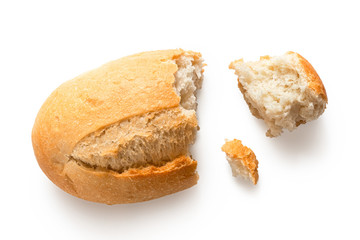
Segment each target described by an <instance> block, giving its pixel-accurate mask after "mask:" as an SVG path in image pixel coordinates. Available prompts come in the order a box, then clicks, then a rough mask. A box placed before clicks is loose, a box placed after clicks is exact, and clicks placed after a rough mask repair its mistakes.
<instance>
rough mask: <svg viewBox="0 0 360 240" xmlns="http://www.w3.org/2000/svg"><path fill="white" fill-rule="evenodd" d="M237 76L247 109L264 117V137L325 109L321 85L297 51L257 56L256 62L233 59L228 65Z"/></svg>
mask: <svg viewBox="0 0 360 240" xmlns="http://www.w3.org/2000/svg"><path fill="white" fill-rule="evenodd" d="M229 68H230V69H234V70H235V73H236V75H237V76H238V86H239V88H240V91H241V92H242V94H243V96H244V99H245V101H246V102H247V104H248V105H249V108H250V111H251V113H252V114H253V115H254V116H255V117H257V118H260V119H264V120H265V123H266V124H267V126H268V127H269V130H268V131H267V133H266V135H267V136H268V137H276V136H279V135H280V134H281V133H282V132H283V128H285V129H288V130H289V131H292V130H294V129H295V128H296V127H297V126H299V125H300V124H305V123H306V122H309V121H312V120H315V119H317V118H318V117H319V116H320V115H321V114H322V113H323V112H324V110H325V108H326V104H327V101H328V99H327V95H326V91H325V87H324V85H323V83H322V81H321V79H320V77H319V76H318V74H317V73H316V71H315V69H314V68H313V67H312V66H311V64H310V63H309V62H308V61H307V60H306V59H305V58H303V57H302V56H300V54H298V53H294V52H287V53H286V54H284V55H282V56H277V57H269V56H263V57H260V61H257V62H246V63H245V62H244V61H243V60H242V59H240V60H237V61H234V62H232V63H231V64H230V66H229Z"/></svg>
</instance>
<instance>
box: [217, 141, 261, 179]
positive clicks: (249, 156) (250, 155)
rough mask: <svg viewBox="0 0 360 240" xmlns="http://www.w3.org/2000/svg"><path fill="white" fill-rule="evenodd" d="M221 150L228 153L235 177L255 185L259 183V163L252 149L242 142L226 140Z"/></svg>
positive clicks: (227, 157)
mask: <svg viewBox="0 0 360 240" xmlns="http://www.w3.org/2000/svg"><path fill="white" fill-rule="evenodd" d="M221 150H222V151H223V152H225V153H226V159H227V160H228V162H229V164H230V167H231V170H232V175H233V176H234V177H237V176H241V177H243V178H245V179H247V180H249V181H251V182H252V183H253V184H254V185H255V184H256V183H257V181H258V179H259V174H258V164H259V162H258V160H257V159H256V156H255V154H254V152H253V151H252V150H251V149H250V148H248V147H246V146H244V145H243V144H242V142H241V141H240V140H237V139H234V140H232V141H227V140H226V142H225V144H224V145H223V146H222V148H221Z"/></svg>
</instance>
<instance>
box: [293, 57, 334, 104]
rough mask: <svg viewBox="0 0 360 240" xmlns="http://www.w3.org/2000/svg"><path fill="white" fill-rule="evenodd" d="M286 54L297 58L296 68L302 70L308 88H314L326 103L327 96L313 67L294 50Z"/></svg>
mask: <svg viewBox="0 0 360 240" xmlns="http://www.w3.org/2000/svg"><path fill="white" fill-rule="evenodd" d="M287 54H295V55H296V57H297V58H298V61H299V62H298V66H297V67H298V68H299V69H298V70H299V71H300V72H303V73H304V74H305V76H306V79H307V82H308V86H309V88H310V89H312V90H314V91H315V92H316V93H317V94H318V95H320V96H321V97H322V99H324V100H325V101H326V103H327V101H328V98H327V94H326V90H325V87H324V84H323V82H322V81H321V79H320V77H319V75H318V74H317V72H316V71H315V69H314V67H313V66H312V65H311V64H310V63H309V62H308V61H307V60H306V59H305V58H304V57H303V56H301V55H300V54H298V53H295V52H291V51H289V52H287Z"/></svg>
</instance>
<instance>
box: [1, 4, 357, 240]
mask: <svg viewBox="0 0 360 240" xmlns="http://www.w3.org/2000/svg"><path fill="white" fill-rule="evenodd" d="M359 23H360V14H359V7H358V6H357V5H356V1H344V0H343V1H323V2H320V1H314V0H313V1H305V0H303V1H298V2H296V3H295V2H292V1H255V0H253V1H232V2H230V1H225V0H222V1H203V2H200V1H199V2H197V1H195V0H193V1H185V0H182V1H176V2H175V1H163V2H159V1H154V0H152V1H143V2H141V1H129V2H121V1H114V2H108V1H98V2H94V1H58V3H53V2H51V1H42V2H40V1H23V2H20V1H7V2H5V1H1V3H0V26H1V28H0V31H1V32H0V35H1V36H0V43H1V44H0V81H1V85H0V104H1V118H0V121H1V128H2V129H1V138H0V141H1V142H0V146H1V173H0V177H1V181H0V184H1V197H0V201H1V205H0V208H1V209H0V210H1V212H0V218H1V231H0V238H1V239H21V238H26V239H195V238H197V239H209V238H210V237H213V238H214V239H219V238H221V239H230V238H231V239H359V238H360V233H359V231H360V229H359V225H360V219H359V215H360V206H359V203H360V195H359V191H360V187H359V183H360V174H359V168H360V157H359V154H358V153H359V139H358V137H359V134H360V127H359V123H358V122H359V118H358V109H359V96H358V95H359V87H360V77H359V68H360V67H359V63H360V60H359V59H360V58H359V56H360V46H359V43H360V37H359ZM169 48H183V49H186V50H194V51H199V52H201V53H202V54H203V57H204V59H205V61H206V63H207V64H208V66H207V67H206V71H205V76H206V77H205V80H204V84H203V88H202V90H201V92H200V93H199V110H198V116H199V121H200V127H201V129H200V131H199V132H198V139H197V142H196V144H195V145H194V146H193V147H192V154H193V157H194V158H195V159H196V160H198V172H199V175H200V179H199V182H198V184H197V185H196V186H195V187H193V188H191V189H188V190H186V191H183V192H180V193H177V194H174V195H171V196H167V197H163V198H161V199H157V200H153V201H149V202H144V203H137V204H130V205H116V206H107V205H102V204H97V203H92V202H87V201H84V200H81V199H77V198H75V197H73V196H70V195H68V194H67V193H65V192H63V191H62V190H60V189H59V188H57V187H56V186H55V185H54V184H52V183H51V182H50V181H49V180H48V179H47V178H46V176H45V175H44V174H43V173H42V171H41V170H40V168H39V167H38V165H37V162H36V159H35V157H34V155H33V150H32V145H31V138H30V136H31V129H32V125H33V122H34V119H35V116H36V114H37V112H38V110H39V108H40V107H41V105H42V103H43V102H44V100H45V99H46V98H47V96H48V95H49V94H50V93H51V92H52V91H53V90H54V89H55V88H56V87H57V86H58V85H60V84H61V83H62V82H64V81H66V80H69V79H71V78H73V77H75V76H77V75H79V74H80V73H82V72H85V71H87V70H90V69H92V68H95V67H98V66H99V65H102V64H103V63H106V62H108V61H110V60H114V59H117V58H120V57H122V56H126V55H129V54H133V53H137V52H142V51H147V50H158V49H169ZM289 50H292V51H296V52H299V53H300V54H302V55H303V56H304V57H305V58H307V59H308V60H309V61H310V62H311V63H312V65H313V66H314V67H315V69H316V70H317V72H318V73H319V75H320V77H321V78H322V80H323V82H324V84H325V87H326V90H327V93H328V97H329V104H328V107H327V109H326V111H325V113H324V114H323V115H322V116H321V117H320V118H319V119H318V120H316V121H314V122H311V123H308V124H306V125H303V126H301V127H299V128H298V129H297V130H295V131H294V132H292V133H285V134H283V135H282V136H280V137H278V138H275V139H270V138H267V137H266V136H265V132H266V127H265V124H264V123H263V122H262V121H260V120H257V119H256V118H255V117H253V116H252V115H251V114H250V111H249V109H248V107H247V105H246V103H245V102H244V100H243V98H242V95H241V93H240V91H239V90H238V88H237V81H236V77H235V75H234V73H233V72H232V71H230V70H229V69H228V65H229V63H230V62H231V61H232V60H235V59H239V58H245V60H255V59H257V58H258V57H259V56H261V55H267V54H269V55H279V54H283V53H285V52H286V51H289ZM225 138H229V139H232V138H239V139H241V140H243V143H244V144H245V145H247V146H249V147H251V148H252V149H253V150H254V152H255V153H256V155H257V158H258V160H259V162H260V164H259V174H260V179H259V182H258V185H256V186H252V185H251V184H249V183H247V182H244V181H243V180H241V179H236V178H233V177H232V176H231V170H230V167H229V166H228V163H227V162H226V160H225V156H224V153H222V152H221V150H220V147H221V145H222V144H223V142H224V139H225ZM35 237H36V238H35Z"/></svg>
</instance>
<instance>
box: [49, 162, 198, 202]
mask: <svg viewBox="0 0 360 240" xmlns="http://www.w3.org/2000/svg"><path fill="white" fill-rule="evenodd" d="M196 167H197V162H196V161H194V160H192V159H191V158H190V157H188V156H180V157H178V158H176V159H174V160H172V161H170V162H168V163H166V164H165V165H164V166H161V167H155V166H149V167H144V168H132V169H129V170H127V171H125V172H122V173H118V172H115V171H111V170H109V171H107V170H97V169H94V168H90V167H87V166H84V165H82V164H80V163H78V162H76V161H74V160H70V161H68V162H67V163H66V164H65V166H64V168H63V170H62V171H61V172H59V174H56V175H57V176H54V175H53V174H48V173H47V175H48V176H49V177H50V175H53V176H52V177H50V179H51V180H52V181H53V182H54V183H55V184H56V185H57V186H59V187H60V188H61V189H63V190H64V191H66V192H68V193H70V194H71V195H74V196H76V197H79V198H82V199H85V200H88V201H92V202H99V203H105V204H109V205H112V204H122V203H135V202H142V201H148V200H151V199H155V198H160V197H162V196H165V195H169V194H172V193H176V192H179V191H182V190H185V189H187V188H190V187H192V186H193V185H195V184H196V183H197V181H198V178H199V177H198V174H197V172H196ZM53 170H54V169H53Z"/></svg>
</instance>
